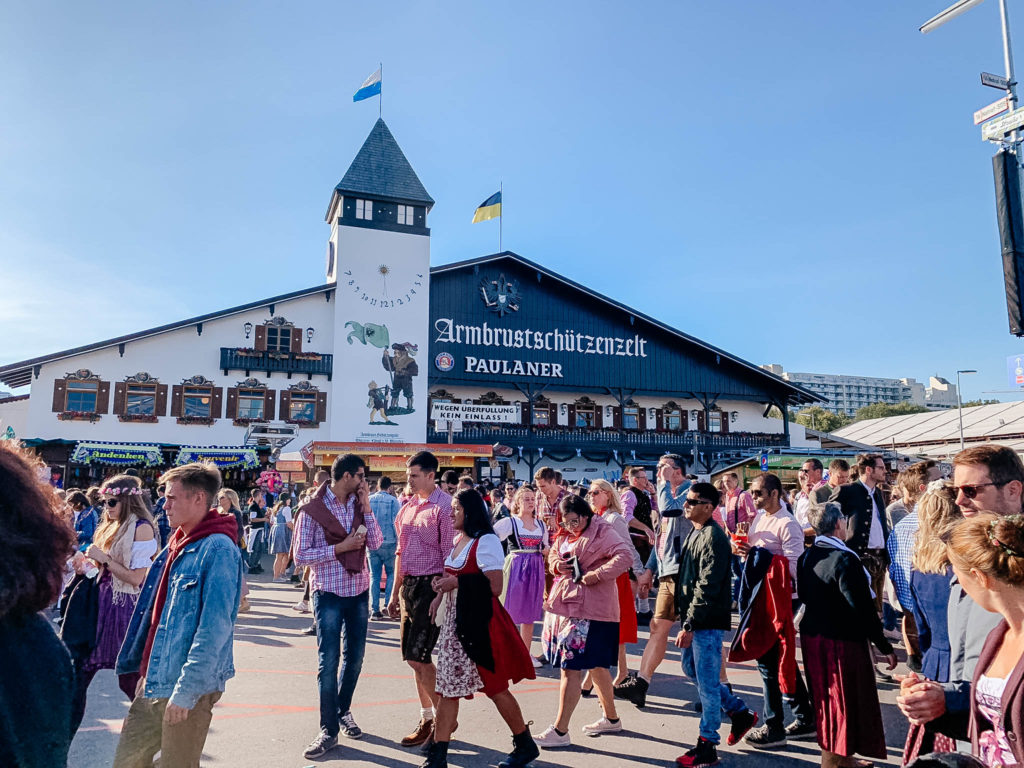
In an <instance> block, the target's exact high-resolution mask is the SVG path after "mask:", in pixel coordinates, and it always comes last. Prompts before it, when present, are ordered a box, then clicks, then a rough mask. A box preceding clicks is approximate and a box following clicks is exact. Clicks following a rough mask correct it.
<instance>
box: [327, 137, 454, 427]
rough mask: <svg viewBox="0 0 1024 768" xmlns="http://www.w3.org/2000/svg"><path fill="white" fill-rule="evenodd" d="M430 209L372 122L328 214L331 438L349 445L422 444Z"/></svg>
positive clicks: (399, 155) (400, 156) (401, 156)
mask: <svg viewBox="0 0 1024 768" xmlns="http://www.w3.org/2000/svg"><path fill="white" fill-rule="evenodd" d="M433 205H434V200H433V198H431V197H430V195H429V194H427V190H426V189H425V188H424V186H423V183H422V182H421V181H420V179H419V177H418V176H417V175H416V172H415V171H414V170H413V169H412V166H411V165H410V164H409V161H408V160H407V159H406V157H405V153H403V152H402V149H401V147H399V146H398V142H397V141H395V137H394V136H393V135H392V134H391V131H390V130H389V129H388V126H387V124H386V123H385V122H384V120H382V119H378V120H377V122H376V123H375V124H374V126H373V129H372V130H371V131H370V134H369V136H367V137H366V141H364V142H363V146H362V147H361V148H360V150H359V152H358V153H357V154H356V157H355V159H354V160H353V161H352V164H351V165H350V166H349V168H348V170H347V171H346V172H345V175H344V176H343V177H342V179H341V181H340V182H339V183H338V185H337V186H336V187H335V188H334V191H333V192H332V194H331V202H330V204H329V205H328V207H327V216H326V220H327V223H328V224H329V225H330V227H331V234H330V239H329V241H328V245H327V264H326V273H327V282H328V283H334V284H336V285H337V292H336V295H337V302H336V304H335V335H334V365H335V371H336V372H338V376H337V377H336V378H335V385H334V390H335V408H334V416H333V418H332V422H333V423H332V425H331V433H332V435H334V436H338V437H341V438H342V439H343V440H345V441H353V442H396V443H422V442H425V441H426V431H427V412H426V400H427V397H426V395H427V364H426V361H425V360H424V358H425V356H426V354H427V349H428V346H429V338H428V328H429V324H430V229H429V228H428V227H427V214H428V213H429V212H430V209H431V208H432V207H433ZM421 368H422V371H421V370H420V369H421ZM339 396H340V399H339ZM336 439H337V438H336Z"/></svg>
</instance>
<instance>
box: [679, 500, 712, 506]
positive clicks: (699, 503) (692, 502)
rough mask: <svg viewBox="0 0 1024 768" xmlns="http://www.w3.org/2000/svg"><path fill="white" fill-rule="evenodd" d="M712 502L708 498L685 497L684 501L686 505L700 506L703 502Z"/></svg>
mask: <svg viewBox="0 0 1024 768" xmlns="http://www.w3.org/2000/svg"><path fill="white" fill-rule="evenodd" d="M710 503H711V502H710V501H708V500H707V499H685V500H684V501H683V506H684V507H699V506H700V505H701V504H710Z"/></svg>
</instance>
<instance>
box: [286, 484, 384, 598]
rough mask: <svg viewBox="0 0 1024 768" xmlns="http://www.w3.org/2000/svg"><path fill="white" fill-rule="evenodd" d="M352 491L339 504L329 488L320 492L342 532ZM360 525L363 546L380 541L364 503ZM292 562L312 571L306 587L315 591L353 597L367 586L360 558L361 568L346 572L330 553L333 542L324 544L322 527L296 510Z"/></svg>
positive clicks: (349, 524)
mask: <svg viewBox="0 0 1024 768" xmlns="http://www.w3.org/2000/svg"><path fill="white" fill-rule="evenodd" d="M355 500H356V497H355V494H352V495H350V496H349V497H348V500H347V501H345V502H344V503H342V502H341V501H340V500H339V499H338V497H337V496H335V495H334V494H333V493H332V492H331V489H330V488H328V489H327V493H326V494H325V495H324V504H326V505H327V509H329V510H330V512H331V514H332V515H334V516H335V517H336V518H337V519H338V521H339V522H340V523H341V525H342V527H343V528H344V529H345V530H346V531H351V530H352V518H353V516H354V515H355ZM363 525H365V526H366V546H367V548H368V549H377V548H378V547H380V544H381V542H382V541H383V540H384V537H383V535H382V534H381V531H380V526H379V525H378V524H377V518H375V517H374V516H373V511H372V510H371V509H370V505H369V504H367V505H366V511H365V512H364V513H363ZM294 551H295V565H297V566H300V567H302V566H308V567H309V568H310V570H311V571H312V572H313V574H312V576H313V578H312V580H311V583H310V588H311V589H312V590H314V591H319V592H330V593H331V594H334V595H337V596H338V597H355V596H356V595H359V594H362V593H363V592H365V591H366V590H368V589H369V588H370V571H369V569H368V568H367V567H366V558H363V567H362V570H360V571H359V573H349V572H348V571H347V570H345V566H344V565H342V564H341V563H339V562H338V558H337V557H335V555H334V545H333V544H328V543H327V537H326V536H325V535H324V529H323V528H322V527H321V526H320V524H319V523H318V522H316V521H315V520H314V519H313V518H311V517H310V516H309V515H304V514H302V510H301V509H300V510H299V520H298V523H297V525H296V526H295V547H294Z"/></svg>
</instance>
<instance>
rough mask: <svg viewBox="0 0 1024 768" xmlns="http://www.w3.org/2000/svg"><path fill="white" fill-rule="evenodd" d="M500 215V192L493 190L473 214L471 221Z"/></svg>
mask: <svg viewBox="0 0 1024 768" xmlns="http://www.w3.org/2000/svg"><path fill="white" fill-rule="evenodd" d="M499 216H501V192H495V193H494V194H493V195H491V196H490V197H488V198H487V199H486V200H484V201H483V202H482V203H480V205H479V206H478V207H477V209H476V213H474V214H473V223H474V224H476V223H477V222H481V221H488V220H490V219H496V218H498V217H499Z"/></svg>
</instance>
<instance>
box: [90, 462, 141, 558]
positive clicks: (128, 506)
mask: <svg viewBox="0 0 1024 768" xmlns="http://www.w3.org/2000/svg"><path fill="white" fill-rule="evenodd" d="M100 493H101V494H102V495H104V496H109V497H113V498H116V499H117V500H118V501H120V502H121V504H120V508H121V512H120V514H119V515H118V516H117V519H116V520H111V519H110V517H109V516H108V515H107V509H109V507H107V506H106V501H104V506H103V510H102V512H101V513H100V514H101V519H102V522H101V523H100V525H99V527H98V528H97V529H96V534H95V535H94V536H93V543H94V544H95V545H96V546H97V547H99V548H100V549H102V550H103V551H104V552H109V551H110V546H111V545H112V544H113V543H114V540H115V539H117V537H118V535H119V534H120V533H121V529H122V528H124V527H125V526H127V525H131V526H134V525H135V522H136V521H137V520H144V521H146V522H147V523H149V524H150V525H152V524H153V515H152V514H150V512H149V507H148V506H146V502H145V500H144V499H143V493H144V491H143V490H142V480H141V479H139V478H137V477H134V476H133V475H114V477H111V478H110V479H109V480H106V481H105V482H104V483H103V486H102V487H101V488H100Z"/></svg>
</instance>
